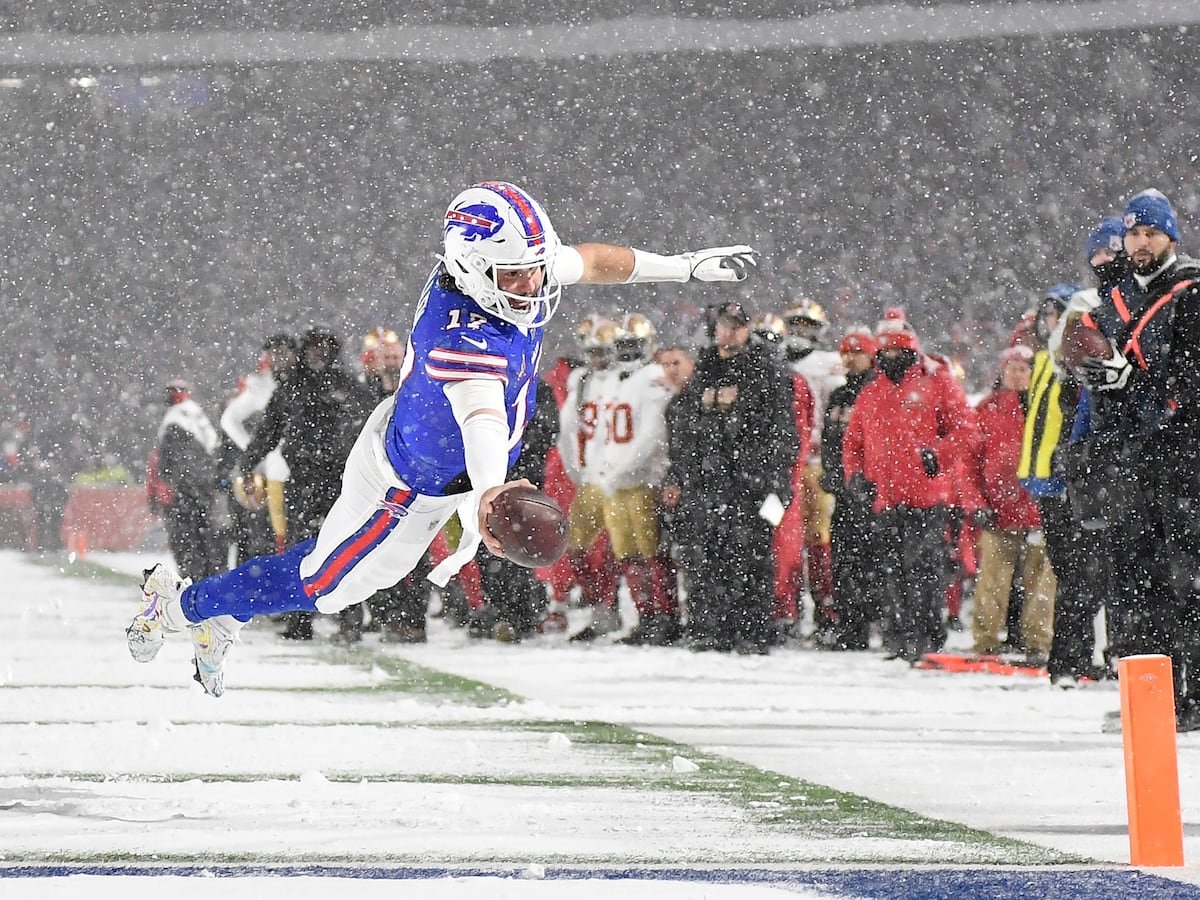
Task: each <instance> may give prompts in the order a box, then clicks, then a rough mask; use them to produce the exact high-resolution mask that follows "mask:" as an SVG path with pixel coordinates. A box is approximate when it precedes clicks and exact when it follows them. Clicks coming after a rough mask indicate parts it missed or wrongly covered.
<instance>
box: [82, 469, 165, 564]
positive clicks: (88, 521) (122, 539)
mask: <svg viewBox="0 0 1200 900" xmlns="http://www.w3.org/2000/svg"><path fill="white" fill-rule="evenodd" d="M154 526H155V517H154V516H152V515H151V514H150V508H149V506H148V505H147V504H146V489H145V488H144V487H142V486H141V485H99V484H98V485H90V484H89V485H82V484H76V485H72V486H71V494H70V497H69V499H68V500H67V508H66V510H65V511H64V512H63V523H62V537H63V544H64V546H66V547H67V548H68V549H75V550H83V551H86V550H136V549H138V548H139V547H140V546H142V543H143V542H144V540H145V538H146V535H147V534H149V533H150V531H152V530H153V529H154Z"/></svg>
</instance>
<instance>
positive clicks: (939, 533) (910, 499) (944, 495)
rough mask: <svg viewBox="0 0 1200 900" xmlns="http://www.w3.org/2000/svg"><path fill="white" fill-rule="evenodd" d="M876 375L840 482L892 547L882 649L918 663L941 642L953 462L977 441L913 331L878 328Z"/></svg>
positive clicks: (967, 411) (970, 415)
mask: <svg viewBox="0 0 1200 900" xmlns="http://www.w3.org/2000/svg"><path fill="white" fill-rule="evenodd" d="M876 340H877V345H878V349H877V351H876V354H875V365H876V367H877V368H878V369H879V372H880V373H881V374H880V375H878V376H876V377H875V378H873V379H872V380H871V381H870V382H869V383H868V384H867V385H866V386H865V387H864V388H863V389H862V391H861V393H859V395H858V399H857V400H856V401H855V404H854V409H853V411H852V412H851V413H850V420H849V422H848V423H847V425H846V432H845V436H844V438H843V441H842V467H843V471H844V475H845V479H846V489H847V490H848V491H850V492H851V493H853V494H854V496H855V497H857V498H859V499H860V501H862V502H866V501H870V502H871V504H872V508H873V509H874V511H875V513H876V514H878V515H879V517H880V530H881V533H882V534H883V536H884V543H885V544H886V545H887V550H888V563H887V569H888V575H887V594H886V595H887V597H888V598H889V600H890V608H889V609H888V610H886V611H885V614H884V641H885V648H886V649H887V650H888V651H889V652H890V654H891V655H892V656H893V657H898V658H901V659H904V660H906V661H907V662H909V663H914V664H915V663H917V662H919V661H920V659H921V657H922V656H924V655H925V654H926V653H933V652H937V651H939V650H941V649H942V647H943V646H944V645H945V642H946V625H945V621H944V618H943V615H942V612H943V608H944V605H945V595H946V587H947V584H948V582H949V572H950V566H949V556H948V554H949V545H948V543H947V540H946V529H947V526H948V524H949V506H950V503H951V500H952V496H953V488H954V484H953V480H952V478H951V473H952V471H953V469H954V467H955V464H956V463H957V462H958V460H959V459H961V458H962V457H963V455H964V454H965V453H967V452H968V451H969V450H970V449H971V448H972V447H973V446H974V445H975V443H976V441H978V439H979V426H978V423H977V422H976V419H975V414H974V412H973V411H972V409H971V407H970V406H969V405H968V403H967V397H966V394H965V393H964V392H963V389H962V385H961V384H959V382H958V380H957V379H956V378H955V377H954V374H953V372H951V371H950V369H949V368H948V367H947V366H945V365H944V364H942V363H941V362H939V361H937V360H934V359H931V358H929V357H927V356H923V355H922V354H921V352H920V349H921V348H920V344H919V342H918V340H917V335H916V333H915V332H913V331H912V330H910V329H907V328H899V329H894V330H887V331H882V332H880V333H879V334H878V335H877V337H876Z"/></svg>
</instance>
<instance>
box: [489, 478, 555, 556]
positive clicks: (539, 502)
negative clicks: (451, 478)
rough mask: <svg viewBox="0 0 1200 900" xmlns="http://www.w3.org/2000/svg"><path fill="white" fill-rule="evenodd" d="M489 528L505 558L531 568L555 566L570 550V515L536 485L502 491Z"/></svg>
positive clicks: (494, 504)
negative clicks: (568, 532) (568, 524)
mask: <svg viewBox="0 0 1200 900" xmlns="http://www.w3.org/2000/svg"><path fill="white" fill-rule="evenodd" d="M487 528H488V531H490V532H491V533H492V534H493V535H494V536H495V538H496V540H498V541H499V542H500V546H501V547H502V548H503V549H504V555H505V557H507V558H508V559H509V560H511V561H512V562H514V563H516V564H517V565H518V566H525V567H526V568H528V569H536V568H540V567H541V566H548V565H551V564H552V563H554V562H556V561H557V560H558V558H559V557H560V556H562V555H563V553H564V552H565V551H566V549H567V531H568V528H567V514H566V513H565V512H563V510H562V507H561V506H559V505H558V504H557V503H555V502H554V499H553V498H552V497H551V496H550V495H549V494H545V493H543V492H542V491H539V490H538V489H537V488H535V487H523V486H518V487H511V488H509V489H508V490H506V491H503V492H502V493H500V494H498V495H497V496H496V499H495V500H493V501H492V509H491V512H489V513H488V516H487Z"/></svg>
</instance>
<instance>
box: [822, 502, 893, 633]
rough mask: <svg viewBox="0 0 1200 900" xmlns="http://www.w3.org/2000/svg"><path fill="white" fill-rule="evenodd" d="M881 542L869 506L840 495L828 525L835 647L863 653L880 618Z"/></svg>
mask: <svg viewBox="0 0 1200 900" xmlns="http://www.w3.org/2000/svg"><path fill="white" fill-rule="evenodd" d="M881 540H882V537H881V535H880V534H879V529H878V524H877V522H876V516H875V513H874V511H873V510H872V509H871V504H869V503H863V502H861V501H859V500H856V499H855V498H853V497H851V496H849V495H848V494H839V495H838V497H837V501H836V503H835V504H834V507H833V519H832V521H831V523H830V545H831V551H832V554H833V559H832V562H833V605H834V610H835V612H836V613H837V620H838V624H837V632H836V635H835V646H838V647H841V648H844V649H846V650H866V649H867V646H868V639H869V636H870V635H869V628H870V624H871V622H877V621H879V619H880V618H881V616H882V606H883V598H882V596H881V591H882V586H883V579H884V571H883V566H881V564H880V559H881V558H882V556H883V554H884V550H883V548H882V546H881Z"/></svg>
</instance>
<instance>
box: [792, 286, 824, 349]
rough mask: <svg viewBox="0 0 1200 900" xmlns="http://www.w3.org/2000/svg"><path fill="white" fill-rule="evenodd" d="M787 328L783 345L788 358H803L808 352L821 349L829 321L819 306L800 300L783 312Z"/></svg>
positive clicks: (813, 302)
mask: <svg viewBox="0 0 1200 900" xmlns="http://www.w3.org/2000/svg"><path fill="white" fill-rule="evenodd" d="M783 322H784V325H785V326H786V328H787V332H786V333H785V334H784V338H783V343H784V346H785V347H786V348H787V350H788V354H789V356H804V355H805V354H806V353H808V352H809V351H810V350H819V349H823V348H824V345H825V336H826V334H827V333H828V331H829V319H828V318H827V317H826V316H825V310H824V309H822V308H821V304H820V303H817V302H816V301H814V300H808V299H805V298H802V299H800V300H797V301H796V302H795V303H793V304H792V305H791V306H789V307H788V308H787V309H786V310H784V312H783Z"/></svg>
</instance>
